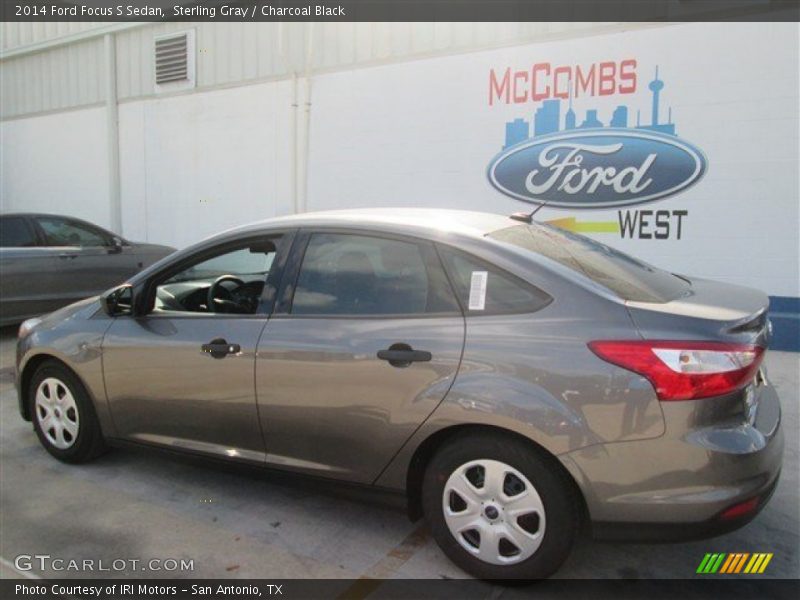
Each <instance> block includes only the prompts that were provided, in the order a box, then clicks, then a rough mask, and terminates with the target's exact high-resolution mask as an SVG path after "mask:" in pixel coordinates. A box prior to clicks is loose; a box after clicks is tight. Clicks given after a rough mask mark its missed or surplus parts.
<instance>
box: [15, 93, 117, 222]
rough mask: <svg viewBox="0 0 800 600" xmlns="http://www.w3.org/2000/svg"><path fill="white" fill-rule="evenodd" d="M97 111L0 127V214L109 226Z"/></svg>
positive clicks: (102, 139)
mask: <svg viewBox="0 0 800 600" xmlns="http://www.w3.org/2000/svg"><path fill="white" fill-rule="evenodd" d="M106 157H107V147H106V121H105V112H104V110H103V109H102V108H93V109H83V110H76V111H69V112H63V113H58V114H52V115H46V116H40V117H33V118H25V119H15V120H10V121H3V122H2V123H0V210H2V212H20V211H30V212H52V213H58V214H64V213H67V214H71V215H74V216H76V217H81V218H84V219H86V220H88V221H92V222H94V223H97V224H98V225H101V226H103V227H108V226H109V225H110V218H111V212H110V208H109V203H108V179H107V177H106V172H107V162H106Z"/></svg>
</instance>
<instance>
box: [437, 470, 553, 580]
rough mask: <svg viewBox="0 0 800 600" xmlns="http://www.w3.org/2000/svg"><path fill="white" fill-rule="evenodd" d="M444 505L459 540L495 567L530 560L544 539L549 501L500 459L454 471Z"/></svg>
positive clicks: (450, 524) (447, 484) (449, 521)
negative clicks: (545, 505) (546, 506)
mask: <svg viewBox="0 0 800 600" xmlns="http://www.w3.org/2000/svg"><path fill="white" fill-rule="evenodd" d="M442 508H443V509H444V519H445V522H446V523H447V526H448V527H449V529H450V533H452V534H453V537H455V538H456V540H458V543H459V544H461V546H462V547H463V548H464V549H465V550H467V551H468V552H469V553H470V554H472V555H474V556H476V557H477V558H479V559H480V560H482V561H484V562H487V563H491V564H493V565H511V564H514V563H518V562H521V561H523V560H525V559H526V558H529V557H530V556H531V555H532V554H533V553H534V552H536V550H538V548H539V546H540V545H541V543H542V539H544V528H545V514H544V505H543V504H542V499H541V498H540V497H539V494H538V493H537V492H536V488H535V487H533V484H532V483H531V482H530V481H528V479H527V478H526V477H525V476H524V475H523V474H522V473H520V472H519V471H518V470H516V469H515V468H514V467H511V466H509V465H507V464H505V463H502V462H500V461H497V460H489V459H480V460H473V461H470V462H468V463H465V464H463V465H461V466H460V467H458V468H457V469H456V470H455V471H453V473H452V475H450V477H449V479H448V480H447V482H446V483H445V485H444V494H443V498H442Z"/></svg>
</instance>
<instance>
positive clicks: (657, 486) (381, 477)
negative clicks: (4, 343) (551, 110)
mask: <svg viewBox="0 0 800 600" xmlns="http://www.w3.org/2000/svg"><path fill="white" fill-rule="evenodd" d="M527 221H529V219H526V218H521V217H517V218H516V219H512V218H508V217H502V216H498V215H491V214H482V213H470V212H460V211H439V210H401V209H397V210H360V211H345V212H330V213H316V214H314V213H310V214H307V215H301V216H292V217H285V218H277V219H271V220H268V221H263V222H260V223H257V224H254V225H250V226H246V227H243V228H240V229H236V230H233V231H228V232H226V233H223V234H221V235H219V236H217V237H214V238H211V239H209V240H206V241H204V242H202V243H200V244H198V245H196V246H194V247H191V248H188V249H185V250H182V251H180V252H178V253H176V254H174V255H172V256H170V257H168V258H166V259H164V260H162V261H161V262H159V263H157V264H155V265H153V266H152V267H150V268H148V269H146V270H145V271H142V272H141V273H140V274H138V275H136V276H135V277H133V278H132V279H131V280H130V282H129V283H128V284H126V285H124V286H122V287H120V288H117V289H115V290H112V291H110V292H108V293H106V294H105V295H104V296H103V297H100V298H95V299H88V300H84V301H82V302H79V303H77V304H74V305H72V306H70V307H68V308H65V309H62V310H60V311H58V312H55V313H53V314H51V315H49V316H47V317H45V318H43V319H35V320H29V321H26V322H25V323H24V324H23V325H22V327H21V329H20V333H19V342H18V350H17V353H18V356H17V368H18V389H19V400H20V411H21V413H22V416H23V417H24V418H25V419H28V420H31V421H33V425H34V428H35V431H36V433H37V435H38V437H39V439H40V441H41V443H42V444H43V445H44V447H45V448H46V449H47V450H48V451H49V452H50V453H51V454H52V455H53V456H55V457H56V458H58V459H61V460H64V461H67V462H79V461H85V460H87V459H90V458H93V457H95V456H97V455H99V454H100V453H101V452H102V451H103V450H104V449H105V448H106V445H107V444H111V445H113V443H114V442H118V441H126V442H134V443H140V444H148V445H155V446H162V447H166V448H170V449H173V450H175V449H177V450H183V451H186V452H191V453H196V454H202V455H207V456H212V457H221V458H224V459H228V460H233V461H243V462H248V463H254V464H258V465H263V466H266V467H271V468H275V469H283V470H289V471H295V472H300V473H304V474H311V475H316V476H321V477H325V478H330V479H336V480H342V481H347V482H353V483H358V484H366V485H370V486H375V487H379V488H388V489H391V490H396V491H398V492H402V493H405V494H406V495H407V499H408V504H409V509H410V513H411V515H412V517H414V518H418V517H420V516H424V517H425V519H426V520H427V522H428V524H429V526H430V530H431V532H432V534H433V536H434V538H435V539H436V540H437V542H438V543H439V545H440V546H441V547H442V549H443V550H444V552H445V553H446V554H447V555H448V556H449V557H450V558H451V559H452V560H453V561H455V562H456V563H457V564H458V565H460V566H461V567H462V568H463V569H465V570H466V571H468V572H469V573H472V574H474V575H476V576H479V577H484V578H538V577H545V576H548V575H550V574H552V573H553V572H554V571H555V570H556V569H557V568H558V567H559V565H561V563H562V562H563V561H564V559H565V558H566V556H567V554H568V552H569V550H570V548H571V546H572V545H573V543H574V541H575V539H576V533H577V531H578V530H579V528H580V526H581V525H582V524H583V523H588V524H590V525H591V530H592V531H593V532H594V534H595V535H597V536H601V537H609V536H612V537H616V538H636V539H656V540H664V539H679V538H682V537H687V536H689V537H696V536H704V535H713V534H716V533H720V532H724V531H728V530H730V529H733V528H736V527H739V526H741V525H742V524H744V523H746V522H747V521H749V520H750V519H752V518H753V517H754V516H755V515H756V513H757V512H758V511H759V510H760V509H761V508H762V506H763V505H764V503H765V502H766V501H767V499H768V498H769V496H770V493H771V492H772V490H773V488H774V486H775V484H776V482H777V479H778V474H779V471H780V467H781V460H782V447H783V441H782V435H781V430H780V426H779V425H780V407H779V403H778V398H777V396H776V394H775V391H774V389H773V388H772V387H771V386H770V384H769V382H768V380H767V376H766V374H765V371H764V367H763V365H762V362H763V359H764V353H765V352H766V348H767V344H768V341H769V340H768V338H769V335H770V332H769V322H768V319H767V304H768V300H767V297H766V296H765V295H764V294H762V293H761V292H758V291H754V290H751V289H747V288H743V287H738V286H734V285H728V284H721V283H714V282H711V281H708V280H705V279H700V278H694V277H691V276H684V275H675V274H672V273H668V272H666V271H662V270H660V269H657V268H655V267H652V266H650V265H647V264H645V263H643V262H641V261H639V260H636V259H635V258H632V257H630V256H627V255H625V254H622V253H620V252H617V251H615V250H613V249H611V248H609V247H607V246H605V245H602V244H599V243H596V242H594V241H591V240H589V239H587V238H585V237H582V236H579V235H574V234H572V233H568V232H565V231H562V230H560V229H556V228H553V227H549V226H547V225H543V224H537V223H533V222H527Z"/></svg>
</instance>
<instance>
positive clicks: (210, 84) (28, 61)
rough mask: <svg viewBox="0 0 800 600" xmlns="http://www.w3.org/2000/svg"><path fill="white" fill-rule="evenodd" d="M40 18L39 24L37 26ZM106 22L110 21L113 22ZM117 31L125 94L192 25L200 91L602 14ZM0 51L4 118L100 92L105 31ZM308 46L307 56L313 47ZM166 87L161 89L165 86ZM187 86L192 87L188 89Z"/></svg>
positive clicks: (579, 28)
mask: <svg viewBox="0 0 800 600" xmlns="http://www.w3.org/2000/svg"><path fill="white" fill-rule="evenodd" d="M34 25H36V26H34ZM103 25H104V24H101V23H39V24H34V23H3V24H2V27H3V29H2V31H3V33H4V35H3V49H4V50H8V49H14V48H16V49H17V50H16V51H19V48H20V47H22V46H24V45H31V44H39V43H42V42H47V41H48V40H56V41H57V40H58V38H60V37H64V36H67V38H71V36H76V35H78V36H85V35H87V34H88V35H91V32H92V29H97V28H98V27H102V26H103ZM106 25H107V24H106ZM119 25H120V29H118V30H117V31H116V32H115V33H114V35H115V39H116V44H117V47H116V50H117V52H116V54H117V92H118V96H119V99H120V101H127V100H133V99H138V98H144V97H151V96H154V95H157V92H156V88H155V83H154V72H153V67H154V65H153V62H154V61H153V40H154V37H155V36H158V35H163V34H168V33H174V32H178V31H184V30H186V29H195V31H196V58H197V74H196V82H197V83H196V88H195V91H202V90H206V89H213V88H216V87H220V86H225V87H229V86H235V85H237V84H247V83H253V82H258V81H269V80H273V79H279V78H284V77H288V76H291V74H292V73H293V72H294V73H297V74H298V75H300V76H302V75H304V73H305V71H306V68H307V67H308V68H310V70H311V71H312V72H330V71H335V70H343V69H350V68H355V67H360V66H369V65H372V64H385V63H391V62H401V61H404V60H409V59H415V58H426V57H432V56H440V55H443V54H451V53H461V52H467V51H472V50H480V49H486V48H493V47H498V46H507V45H515V44H521V43H530V42H533V41H538V40H544V39H553V38H558V37H570V36H577V35H587V34H590V33H595V32H602V31H607V30H609V29H611V28H615V27H616V28H617V29H620V28H622V27H624V28H625V29H629V28H635V27H637V25H636V24H630V23H629V24H625V25H623V26H619V25H614V24H603V23H338V22H329V23H223V22H220V23H209V22H203V23H158V24H155V23H154V24H141V25H138V24H134V25H133V26H131V25H130V24H119ZM104 31H106V30H103V31H100V32H97V34H96V35H95V37H91V38H85V37H81V38H80V39H79V40H78V41H70V43H66V44H63V45H57V46H53V47H48V48H46V49H43V50H41V49H40V50H39V51H37V52H34V53H30V54H20V55H12V56H7V57H6V58H4V59H3V60H2V61H0V77H2V83H3V90H2V92H0V93H1V95H0V98H2V100H3V106H2V113H0V117H1V118H12V117H17V116H21V115H29V114H35V113H40V112H47V111H52V110H59V109H69V108H75V107H80V106H86V105H92V104H96V103H98V102H102V101H103V98H104V74H105V68H104V56H105V54H104V48H103V37H102V33H103V32H104ZM308 52H310V53H311V56H310V64H308V65H307V64H306V61H307V60H308V56H307V53H308ZM162 93H164V92H163V91H162ZM182 93H186V92H185V91H183V92H182Z"/></svg>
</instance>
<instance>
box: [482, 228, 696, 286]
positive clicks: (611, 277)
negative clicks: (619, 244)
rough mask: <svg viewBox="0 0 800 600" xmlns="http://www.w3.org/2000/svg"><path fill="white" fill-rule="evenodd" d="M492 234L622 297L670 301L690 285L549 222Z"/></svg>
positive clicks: (499, 239)
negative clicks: (562, 266) (579, 274)
mask: <svg viewBox="0 0 800 600" xmlns="http://www.w3.org/2000/svg"><path fill="white" fill-rule="evenodd" d="M489 237H490V238H492V239H495V240H498V241H500V242H505V243H507V244H511V245H513V246H516V247H518V248H522V249H524V250H530V251H531V252H536V253H537V254H541V255H542V256H546V257H547V258H550V259H552V260H555V261H557V262H559V263H561V264H562V265H564V266H565V267H568V268H570V269H572V270H573V271H577V272H579V273H582V274H583V275H586V276H587V277H588V278H589V279H591V280H592V281H595V282H597V283H599V284H600V285H602V286H604V287H606V288H608V289H609V290H611V291H612V292H614V293H615V294H617V295H618V296H619V297H620V298H622V299H623V300H631V301H637V302H669V301H670V300H674V299H675V298H679V297H681V296H683V295H684V294H685V293H686V292H687V291H688V289H689V282H687V281H686V280H685V279H682V278H680V277H678V276H677V275H673V274H672V273H668V272H666V271H662V270H661V269H657V268H656V267H653V266H651V265H648V264H647V263H644V262H642V261H640V260H637V259H635V258H633V257H632V256H629V255H627V254H625V253H624V252H620V251H618V250H614V249H613V248H609V247H608V246H606V245H605V244H600V243H599V242H595V241H594V240H591V239H589V238H587V237H584V236H582V235H577V234H575V233H570V232H568V231H564V230H563V229H558V228H556V227H552V226H550V225H545V224H541V223H540V224H536V225H515V226H513V227H507V228H505V229H498V230H497V231H493V232H492V233H490V234H489Z"/></svg>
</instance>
